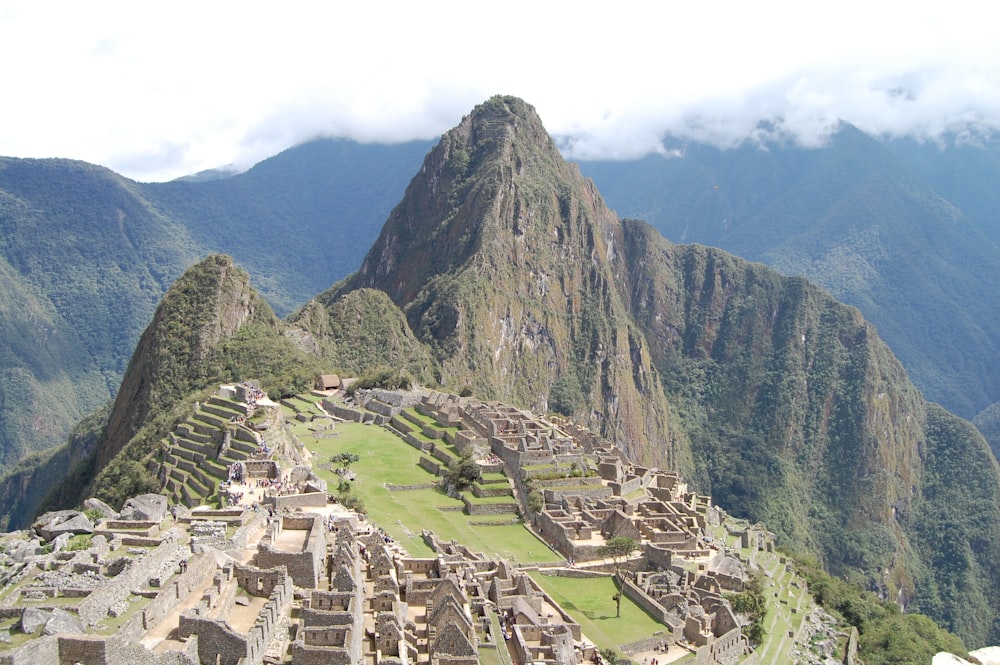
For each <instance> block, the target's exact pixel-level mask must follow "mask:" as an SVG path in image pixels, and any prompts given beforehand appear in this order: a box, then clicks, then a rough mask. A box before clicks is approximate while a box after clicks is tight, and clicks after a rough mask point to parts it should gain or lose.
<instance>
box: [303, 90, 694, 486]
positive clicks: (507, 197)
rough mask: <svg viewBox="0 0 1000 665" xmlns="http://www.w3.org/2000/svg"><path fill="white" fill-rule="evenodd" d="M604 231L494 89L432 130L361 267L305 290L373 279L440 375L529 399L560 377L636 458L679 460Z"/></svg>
mask: <svg viewBox="0 0 1000 665" xmlns="http://www.w3.org/2000/svg"><path fill="white" fill-rule="evenodd" d="M620 232H621V230H620V227H619V225H618V220H617V218H616V217H615V216H614V213H612V212H611V211H610V210H608V209H607V208H606V207H605V206H604V204H603V202H602V200H601V198H600V195H599V194H598V193H597V191H596V190H595V189H594V188H593V186H592V185H591V184H590V183H588V182H586V181H584V179H583V178H582V177H581V176H580V174H579V171H578V170H577V169H576V167H575V166H572V165H570V164H568V163H566V162H565V161H563V159H562V157H560V155H559V153H558V151H557V150H556V148H555V145H554V143H553V142H552V139H551V138H550V137H549V135H548V134H547V133H546V132H545V129H544V128H543V127H542V125H541V121H540V120H539V119H538V116H537V115H536V114H535V112H534V110H533V109H531V107H529V106H528V105H527V104H525V103H524V102H522V101H521V100H518V99H513V98H507V97H496V98H493V99H491V100H490V101H489V102H487V103H486V104H484V105H482V106H480V107H477V108H476V110H475V111H474V112H473V113H472V114H470V115H469V116H466V117H465V118H464V119H463V120H462V122H461V123H460V124H459V125H458V127H456V128H455V129H453V130H451V131H450V132H448V133H447V134H445V136H444V137H442V139H441V142H440V143H439V144H438V145H437V146H436V147H435V148H434V150H432V151H431V152H430V153H429V154H428V156H427V158H426V159H425V161H424V166H423V167H422V168H421V169H420V171H419V172H418V173H417V175H416V177H414V179H413V181H412V182H411V183H410V186H409V187H408V188H407V192H406V196H405V197H404V198H403V200H402V201H401V202H400V204H399V205H398V206H396V208H395V209H394V210H393V212H392V214H391V215H390V216H389V219H388V220H387V221H386V224H385V226H384V227H383V229H382V233H381V235H380V236H379V239H378V240H377V241H376V243H375V245H374V246H373V247H372V248H371V250H370V251H369V253H368V255H367V257H366V258H365V261H364V263H363V264H362V266H361V269H360V270H359V271H358V273H357V274H355V275H354V276H352V277H351V278H349V279H348V280H347V281H346V282H345V283H343V284H341V285H338V286H337V287H335V288H334V289H333V291H331V292H330V293H328V294H325V295H324V296H322V297H321V299H320V300H321V301H324V302H329V301H336V300H337V298H339V297H343V295H344V294H346V293H349V292H350V291H352V290H356V289H360V288H377V289H380V290H383V291H385V292H386V293H387V294H388V295H389V297H390V298H392V300H393V302H395V303H396V304H397V305H398V306H399V307H401V308H402V309H403V311H404V313H405V314H406V319H407V321H408V322H409V325H410V328H411V329H412V330H413V332H414V333H415V334H416V336H417V337H418V338H419V339H420V340H422V341H423V342H425V343H426V344H428V345H429V346H430V348H431V349H432V352H433V354H434V357H435V359H436V360H437V362H438V363H439V364H440V368H441V370H440V372H441V373H440V382H441V383H442V384H443V385H448V386H455V387H463V386H470V387H471V388H472V389H473V391H474V392H475V393H476V394H478V395H482V396H483V397H487V398H497V399H501V400H504V401H508V402H513V403H517V404H522V405H524V406H526V407H529V408H532V409H534V410H537V411H542V412H544V411H548V410H549V400H550V393H551V392H552V390H553V387H554V386H556V385H557V384H560V385H561V386H562V387H566V386H572V387H573V389H572V390H570V391H565V390H564V391H563V400H564V401H566V402H568V403H567V404H563V406H568V407H569V408H568V409H567V410H569V411H572V412H573V413H574V414H575V415H577V416H578V417H580V418H581V419H582V420H584V421H586V422H587V424H589V425H590V426H592V427H593V428H594V429H596V430H598V431H600V432H601V433H602V434H605V435H606V436H608V437H609V438H611V439H612V440H614V441H616V442H618V443H620V444H621V445H622V446H623V447H625V448H626V449H627V450H629V451H630V452H632V453H633V454H634V455H635V456H636V458H643V459H647V460H649V461H652V460H657V461H659V462H660V463H666V464H669V465H671V466H681V467H684V468H687V467H688V466H689V461H690V457H689V455H688V449H687V446H686V442H685V441H683V440H682V439H678V438H677V434H676V433H675V432H674V431H673V430H672V429H671V427H670V422H669V417H668V414H669V411H670V409H669V406H668V405H667V403H666V401H665V399H664V396H663V388H662V386H661V384H660V381H659V379H658V377H657V375H656V371H655V370H654V369H653V367H652V365H651V364H650V358H649V354H648V351H647V350H646V344H645V341H644V340H643V339H642V335H641V334H640V333H639V332H638V331H637V330H636V329H635V327H634V326H633V325H632V324H631V322H630V321H629V319H628V313H627V310H626V308H625V304H624V302H623V300H622V298H621V293H620V292H619V291H618V289H617V288H616V282H617V281H618V279H619V277H618V276H617V275H616V274H615V271H616V270H617V269H620V268H621V266H619V265H617V264H612V263H611V262H609V261H608V260H607V257H608V256H611V255H614V253H615V251H616V250H615V245H616V243H617V242H618V236H619V234H620ZM567 393H568V394H567ZM644 442H657V444H658V445H657V446H655V447H650V446H649V445H645V443H644Z"/></svg>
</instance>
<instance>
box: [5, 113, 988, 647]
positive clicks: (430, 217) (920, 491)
mask: <svg viewBox="0 0 1000 665" xmlns="http://www.w3.org/2000/svg"><path fill="white" fill-rule="evenodd" d="M248 280H249V278H248V276H247V275H246V274H245V273H243V272H242V271H241V270H239V269H237V268H236V267H235V266H234V265H233V262H232V259H229V258H228V257H220V256H212V257H209V258H208V259H205V260H203V261H202V262H201V263H199V264H198V265H196V266H195V267H193V268H192V269H190V270H188V271H187V272H186V273H185V274H184V276H183V277H182V278H181V279H180V280H178V281H177V282H176V283H175V284H174V285H173V286H172V287H171V289H170V291H169V292H168V294H167V297H165V298H164V300H163V302H162V303H161V304H160V306H159V307H158V309H157V314H156V315H155V316H154V318H153V323H152V324H150V326H149V327H148V328H147V330H146V332H145V333H144V335H143V337H142V340H141V342H140V344H139V346H138V347H137V348H136V351H135V353H134V354H133V359H132V362H131V363H130V365H129V369H128V372H127V375H126V380H125V382H124V383H123V387H122V389H121V390H120V391H119V393H120V394H119V399H118V402H117V403H116V404H115V406H114V408H113V409H112V410H111V413H110V416H108V419H107V424H106V426H105V427H103V428H102V430H101V433H100V434H98V435H92V436H87V435H86V432H81V433H80V437H79V441H80V442H81V443H80V444H79V445H80V446H81V447H83V448H84V449H85V450H83V451H82V452H79V453H78V454H76V453H74V451H73V449H72V447H70V450H68V451H66V450H65V449H64V450H63V451H60V453H59V454H58V455H57V457H56V458H54V459H70V460H83V461H78V462H77V465H76V467H74V468H72V469H69V471H70V474H71V475H70V476H69V477H68V478H67V479H66V480H64V481H63V483H62V484H60V485H59V486H58V487H57V488H56V490H55V492H54V493H53V494H51V495H50V497H49V499H48V503H49V505H52V506H54V505H59V504H60V503H65V502H73V501H78V500H79V499H80V498H81V497H80V495H79V493H80V492H83V491H86V488H88V487H97V488H99V490H100V491H103V492H112V491H118V490H121V491H125V490H129V491H134V489H137V488H138V489H143V488H145V487H146V486H147V485H148V484H150V483H155V482H157V479H156V478H153V477H151V476H150V471H149V470H150V469H151V468H155V466H156V465H155V461H156V455H157V454H158V447H157V445H156V442H157V441H158V440H159V439H160V438H161V437H162V436H164V435H165V434H166V432H167V431H169V428H170V426H171V423H172V422H174V421H175V420H176V419H177V418H181V417H184V415H185V414H184V409H185V408H186V407H185V404H190V402H191V401H193V400H195V399H200V397H199V395H202V394H203V392H199V391H204V390H207V389H210V387H211V386H212V385H213V383H217V382H218V381H220V380H238V379H240V378H244V377H257V378H260V379H261V380H262V382H263V383H264V385H265V387H267V388H268V389H269V390H273V391H275V392H276V393H278V394H284V392H286V391H289V390H294V389H295V387H296V386H298V387H299V388H301V387H302V386H303V385H304V384H305V385H307V384H308V380H309V377H310V376H311V373H312V372H315V371H318V370H319V369H320V368H322V369H330V370H339V371H343V372H345V373H347V372H355V371H358V369H359V368H360V367H361V366H362V365H363V364H364V363H366V362H367V363H371V362H373V360H372V359H375V360H374V362H376V363H379V364H382V365H383V366H385V365H388V367H389V369H391V370H392V371H399V370H400V369H407V370H409V371H412V372H415V373H417V374H419V375H421V378H423V377H426V378H425V380H427V379H429V380H431V381H434V382H437V383H440V384H441V385H442V386H444V387H446V388H447V389H450V390H454V391H456V392H458V391H465V390H466V389H470V390H472V391H473V392H479V393H480V394H481V395H482V396H483V397H485V398H491V397H498V398H502V399H504V400H505V401H509V402H511V403H514V404H519V405H524V406H526V407H529V408H533V409H537V410H540V411H557V412H560V413H564V414H567V415H568V416H570V417H572V418H573V419H574V420H576V421H577V422H579V423H582V424H586V425H589V426H590V427H591V428H592V429H594V430H596V431H598V432H600V433H601V434H602V435H604V436H606V437H608V438H610V439H612V440H614V441H616V442H618V443H620V444H621V445H622V446H623V447H624V448H625V449H626V450H627V451H628V452H629V454H630V455H631V456H632V457H633V459H634V460H635V461H636V462H639V463H646V464H655V465H660V466H665V467H670V468H675V469H678V470H681V471H682V472H683V473H684V474H685V475H686V476H688V477H689V478H690V480H691V481H692V483H693V484H694V485H695V486H696V487H697V488H698V489H699V490H700V491H702V492H705V493H710V494H711V495H712V496H713V498H714V499H715V500H716V501H717V502H719V503H720V504H721V505H723V506H724V507H725V508H726V509H727V510H729V511H731V512H733V513H735V514H736V515H740V516H744V517H746V518H748V519H751V520H764V521H765V522H766V524H767V525H768V527H769V528H771V529H772V530H774V531H775V532H776V533H777V534H778V535H779V538H780V539H781V541H782V542H783V543H784V544H785V546H786V547H788V548H790V549H792V550H794V551H797V552H800V553H812V554H814V555H816V556H817V557H819V559H820V560H821V561H822V562H823V563H824V564H825V566H826V567H827V569H828V570H830V571H831V572H832V573H833V574H835V575H837V576H838V577H846V578H848V579H850V580H852V581H854V582H856V583H858V584H860V585H862V586H865V587H868V588H872V589H876V590H878V591H879V592H880V593H881V594H882V595H883V596H884V597H887V598H892V599H895V600H896V601H897V602H899V603H900V604H901V605H904V606H906V607H908V608H910V609H916V610H919V611H922V612H924V613H926V614H929V615H930V616H932V617H934V618H935V619H937V620H938V621H940V622H942V623H943V624H944V625H945V626H947V627H949V628H950V629H952V630H954V631H956V632H958V633H959V634H960V635H962V637H963V638H964V639H965V640H966V641H967V643H968V644H970V645H981V644H986V643H989V642H995V641H997V640H998V639H1000V619H998V615H997V608H996V606H995V603H993V602H992V599H994V598H996V597H997V595H998V594H1000V469H998V465H997V463H996V460H995V459H994V458H993V456H992V455H991V453H990V451H989V449H988V447H987V445H986V443H985V441H984V440H983V439H982V437H981V436H980V435H979V434H978V433H977V432H976V431H975V429H974V428H972V426H971V425H970V424H969V423H968V422H965V421H963V420H961V419H959V418H957V417H956V416H954V415H952V414H950V413H948V412H946V411H945V410H944V409H942V408H940V407H938V406H936V405H934V404H931V403H928V402H927V401H925V400H924V399H923V398H922V397H921V395H920V394H919V392H918V391H917V390H916V388H915V387H914V386H913V384H912V383H910V381H909V379H908V378H907V375H906V372H905V371H904V369H903V367H902V365H900V363H899V362H898V361H897V360H896V358H895V357H894V355H893V354H892V352H891V351H890V350H889V348H888V347H887V346H886V345H885V343H883V342H882V341H881V339H879V337H878V335H877V334H876V332H875V330H874V328H873V327H872V326H871V325H870V324H869V323H867V322H866V321H865V320H864V319H863V318H862V316H861V315H860V313H859V312H858V310H857V309H854V308H852V307H848V306H846V305H843V304H841V303H838V302H837V301H835V300H834V299H833V298H832V297H830V296H829V295H828V294H827V293H825V292H824V291H822V290H820V289H819V288H817V287H815V286H814V285H812V284H811V283H809V282H808V281H806V280H805V279H803V278H800V277H784V276H782V275H780V274H778V273H777V272H775V271H774V270H771V269H768V268H766V267H765V266H763V265H761V264H754V263H749V262H747V261H745V260H743V259H740V258H737V257H735V256H733V255H731V254H728V253H726V252H724V251H722V250H718V249H713V248H708V247H705V246H702V245H684V246H680V245H674V244H673V243H671V242H669V241H667V240H665V239H664V238H663V237H662V236H660V235H659V234H658V233H656V231H655V230H654V229H653V228H652V227H650V226H649V225H647V224H645V223H643V222H638V221H634V220H625V221H621V220H619V218H618V217H617V216H616V215H615V214H614V213H612V212H611V211H610V209H609V208H608V207H607V206H606V205H605V204H604V202H603V199H602V198H601V196H600V194H599V193H598V191H597V189H596V188H595V187H594V185H593V184H592V183H591V182H589V181H587V180H585V179H584V178H582V177H581V175H580V173H579V172H578V170H577V168H576V167H574V166H572V165H569V164H567V163H565V162H564V161H563V160H562V158H561V157H560V156H559V154H558V152H557V151H556V150H555V146H554V144H553V143H552V141H551V139H550V138H549V137H548V135H547V134H546V132H545V130H544V127H543V126H542V124H541V120H540V119H539V118H538V116H537V114H536V113H535V111H534V109H533V108H531V107H530V106H529V105H527V104H525V103H524V102H523V101H521V100H519V99H516V98H511V97H495V98H492V99H490V100H489V101H487V102H486V103H484V104H482V105H480V106H478V107H476V109H474V110H473V112H472V113H470V114H469V116H467V117H466V118H465V119H463V121H462V123H460V124H459V126H458V127H456V128H455V129H453V130H452V131H450V132H448V133H447V134H446V135H445V136H444V137H442V139H441V141H440V142H439V144H438V145H437V146H436V147H435V148H434V149H433V150H432V151H431V152H430V153H428V155H427V157H426V158H425V160H424V162H423V165H422V167H420V169H419V171H418V172H417V175H416V176H415V177H414V178H413V180H412V181H411V184H410V186H409V187H408V188H407V190H406V193H405V195H404V196H403V197H402V199H401V200H400V202H399V203H398V204H397V206H396V207H395V208H394V209H393V212H392V213H391V214H390V215H389V217H388V220H387V221H386V223H385V225H384V226H383V228H382V232H381V234H380V236H379V238H378V239H377V240H376V241H375V243H374V244H373V245H372V247H371V249H370V250H369V252H368V254H367V255H366V257H365V259H364V261H363V263H362V265H361V268H360V269H359V271H358V272H357V273H355V274H354V275H352V276H351V277H349V278H348V279H346V280H344V281H343V282H341V283H339V284H337V285H335V286H334V287H332V288H331V289H329V290H327V291H326V292H324V293H323V294H321V295H319V296H318V297H316V298H315V299H313V300H311V301H310V302H309V303H307V304H306V305H305V306H304V307H303V308H301V309H300V310H299V311H297V312H296V313H295V314H294V315H293V316H292V317H290V321H287V322H282V321H280V320H278V319H277V318H276V317H274V315H273V313H272V312H271V311H270V308H268V307H266V306H265V305H264V304H263V301H262V300H261V299H260V297H259V295H258V294H257V293H256V292H255V291H254V290H253V289H252V288H250V287H249V281H248ZM227 313H228V314H227ZM233 313H235V315H233ZM175 347H177V348H175ZM88 431H89V432H91V433H92V432H93V431H94V428H93V424H91V426H90V428H89V429H88ZM95 442H96V443H95ZM87 450H90V451H92V452H87ZM24 478H27V476H24V477H22V478H21V480H20V482H19V484H18V487H20V488H21V489H22V490H24V489H25V488H27V489H28V490H32V489H33V488H32V487H31V486H30V483H31V480H30V479H29V480H24ZM32 478H37V475H36V476H33V477H32ZM95 479H96V480H95ZM122 488H124V489H122ZM31 493H32V495H33V496H36V495H37V492H34V491H32V492H31ZM5 496H13V492H11V491H8V490H6V489H4V488H0V497H5ZM21 508H22V509H25V506H23V505H22V506H21Z"/></svg>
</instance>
